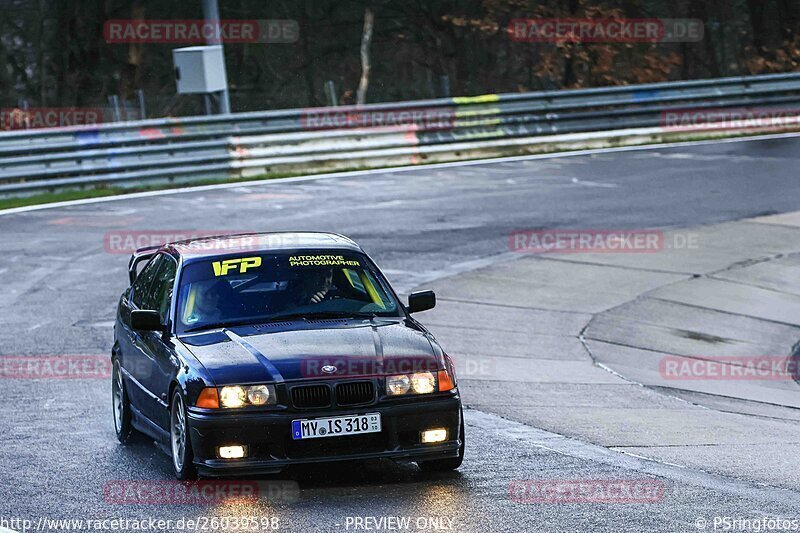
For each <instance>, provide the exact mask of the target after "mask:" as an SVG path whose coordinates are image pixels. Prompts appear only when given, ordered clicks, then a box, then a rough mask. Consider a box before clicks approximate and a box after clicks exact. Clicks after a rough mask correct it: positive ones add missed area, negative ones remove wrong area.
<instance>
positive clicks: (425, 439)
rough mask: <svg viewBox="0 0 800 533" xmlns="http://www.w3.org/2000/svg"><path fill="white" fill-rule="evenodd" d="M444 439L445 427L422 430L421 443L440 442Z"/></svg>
mask: <svg viewBox="0 0 800 533" xmlns="http://www.w3.org/2000/svg"><path fill="white" fill-rule="evenodd" d="M445 440H447V430H446V429H429V430H428V431H423V432H422V444H428V443H431V442H442V441H445Z"/></svg>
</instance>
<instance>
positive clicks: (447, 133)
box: [0, 73, 800, 195]
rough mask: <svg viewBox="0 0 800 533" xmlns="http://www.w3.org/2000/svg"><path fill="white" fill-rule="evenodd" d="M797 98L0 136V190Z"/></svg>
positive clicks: (241, 173) (498, 107)
mask: <svg viewBox="0 0 800 533" xmlns="http://www.w3.org/2000/svg"><path fill="white" fill-rule="evenodd" d="M798 103H800V73H791V74H774V75H766V76H751V77H733V78H719V79H709V80H694V81H687V82H674V83H653V84H643V85H628V86H615V87H602V88H592V89H579V90H564V91H543V92H530V93H515V94H498V95H494V94H493V95H483V96H475V97H456V98H442V99H435V100H417V101H408V102H397V103H386V104H370V105H366V106H361V107H328V108H315V109H290V110H280V111H265V112H257V113H238V114H232V115H213V116H202V117H188V118H179V119H178V118H167V119H155V120H144V121H137V122H126V123H112V124H103V125H99V126H91V127H88V126H83V127H70V128H56V129H46V130H25V131H13V132H4V133H0V194H3V195H13V194H31V193H36V192H42V191H48V190H54V189H60V188H70V187H78V186H92V185H99V184H136V185H142V184H148V183H159V182H184V181H194V180H197V179H201V178H204V177H213V178H226V177H231V178H238V177H249V176H254V175H259V174H264V173H269V172H281V171H296V170H303V169H308V168H310V167H313V168H322V169H325V168H344V167H347V166H349V167H362V166H384V165H388V164H398V163H417V162H423V161H426V160H427V159H428V157H429V155H430V154H434V153H443V152H452V154H453V155H454V156H458V155H459V153H460V152H463V151H469V150H476V149H480V148H481V147H483V146H486V147H488V146H495V147H497V146H502V145H503V143H508V144H512V145H516V146H521V145H524V144H525V142H526V139H532V140H533V139H535V138H537V137H540V136H544V135H554V134H563V133H578V132H598V131H608V130H619V129H628V128H646V127H657V126H659V125H660V124H661V122H662V117H663V114H664V113H667V112H669V111H675V110H681V111H685V110H704V109H710V108H711V109H717V108H729V109H730V108H738V107H747V106H750V107H752V106H758V107H785V106H788V105H793V104H798ZM797 114H800V113H797ZM387 124H389V125H387Z"/></svg>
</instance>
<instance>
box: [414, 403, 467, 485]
mask: <svg viewBox="0 0 800 533" xmlns="http://www.w3.org/2000/svg"><path fill="white" fill-rule="evenodd" d="M458 438H459V440H460V441H461V446H459V447H458V457H450V458H448V459H434V460H432V461H419V462H418V463H417V465H418V466H419V469H420V470H422V471H423V472H449V471H450V470H455V469H456V468H458V467H459V466H461V463H462V462H463V461H464V412H463V411H462V412H461V430H460V431H459V433H458Z"/></svg>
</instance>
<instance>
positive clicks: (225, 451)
mask: <svg viewBox="0 0 800 533" xmlns="http://www.w3.org/2000/svg"><path fill="white" fill-rule="evenodd" d="M244 452H245V447H244V446H220V447H219V456H220V457H222V458H223V459H241V458H242V457H244Z"/></svg>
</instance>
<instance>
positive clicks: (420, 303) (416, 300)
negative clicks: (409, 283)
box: [408, 291, 436, 313]
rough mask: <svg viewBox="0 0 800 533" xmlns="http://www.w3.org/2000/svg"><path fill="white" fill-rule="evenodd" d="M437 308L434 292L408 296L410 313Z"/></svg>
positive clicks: (416, 293) (415, 293)
mask: <svg viewBox="0 0 800 533" xmlns="http://www.w3.org/2000/svg"><path fill="white" fill-rule="evenodd" d="M434 307H436V294H435V293H434V292H433V291H420V292H412V293H411V294H409V295H408V312H409V313H418V312H419V311H427V310H428V309H433V308H434Z"/></svg>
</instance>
